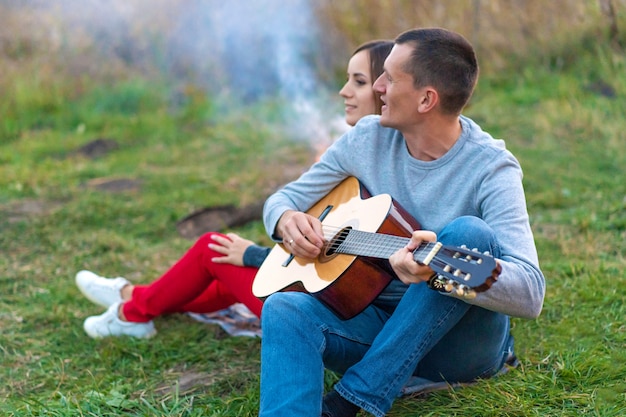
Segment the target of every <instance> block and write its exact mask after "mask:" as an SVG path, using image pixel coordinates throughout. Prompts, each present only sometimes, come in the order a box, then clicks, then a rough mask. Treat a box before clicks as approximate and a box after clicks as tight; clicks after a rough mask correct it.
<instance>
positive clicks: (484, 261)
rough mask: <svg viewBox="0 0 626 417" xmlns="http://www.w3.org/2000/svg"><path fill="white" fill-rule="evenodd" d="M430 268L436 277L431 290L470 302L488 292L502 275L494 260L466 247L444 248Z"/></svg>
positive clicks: (433, 260) (488, 255) (435, 257)
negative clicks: (443, 292) (481, 293)
mask: <svg viewBox="0 0 626 417" xmlns="http://www.w3.org/2000/svg"><path fill="white" fill-rule="evenodd" d="M429 266H430V267H431V269H432V270H433V271H435V273H436V274H437V275H436V276H435V277H434V279H431V281H430V282H429V285H431V287H433V288H434V289H437V290H439V291H445V292H455V293H456V294H457V295H459V296H464V297H467V298H471V297H473V296H475V293H478V292H483V291H487V290H488V289H489V288H490V287H491V285H492V284H493V283H494V282H496V280H497V279H498V276H499V275H500V271H501V267H500V265H499V264H498V263H497V262H496V260H495V258H494V257H493V256H491V255H490V254H488V253H481V252H479V251H477V250H475V249H474V250H470V249H468V248H467V247H466V246H461V247H457V246H445V245H442V246H441V248H440V249H439V251H438V252H437V254H436V255H435V256H434V258H433V259H432V260H431V261H430V263H429Z"/></svg>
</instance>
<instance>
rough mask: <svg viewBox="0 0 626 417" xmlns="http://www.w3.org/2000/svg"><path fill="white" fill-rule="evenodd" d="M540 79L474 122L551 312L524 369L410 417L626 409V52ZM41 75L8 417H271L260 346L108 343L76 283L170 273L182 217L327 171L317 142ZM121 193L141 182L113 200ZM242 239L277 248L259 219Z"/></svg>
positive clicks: (165, 324) (125, 91) (19, 236)
mask: <svg viewBox="0 0 626 417" xmlns="http://www.w3.org/2000/svg"><path fill="white" fill-rule="evenodd" d="M578 52H580V51H578ZM520 68H521V69H520V70H519V72H517V73H506V74H500V75H499V76H492V77H490V78H484V79H483V80H481V84H480V86H479V89H478V91H477V93H476V96H475V99H474V100H473V102H472V104H471V106H470V107H469V108H468V109H467V111H466V114H467V115H469V116H471V117H473V118H475V119H476V120H477V121H478V122H479V123H481V124H482V125H483V127H485V128H486V129H487V130H488V131H490V132H492V133H493V134H494V136H497V137H502V138H505V139H506V140H507V144H508V147H509V148H510V149H511V150H512V151H513V152H514V153H515V154H516V155H517V156H518V157H519V159H520V161H521V163H522V166H523V168H524V170H525V180H524V181H525V186H526V189H527V200H528V206H529V211H530V213H531V220H532V226H533V229H534V231H535V234H536V242H537V246H538V248H539V252H540V260H541V263H542V267H543V269H544V272H545V274H546V277H547V282H548V289H547V297H546V302H545V308H544V311H543V313H542V315H541V317H540V318H539V319H538V320H534V321H527V320H519V319H514V320H513V334H514V336H515V338H516V343H517V354H518V356H519V358H520V361H521V366H520V367H519V368H518V369H516V370H514V371H512V372H510V373H508V374H506V375H504V376H501V377H499V378H497V379H493V380H488V381H483V382H481V383H479V384H477V385H474V386H471V387H466V388H463V389H458V390H454V391H451V392H441V393H436V394H433V395H431V396H429V397H428V398H426V399H415V398H413V399H402V400H399V401H397V402H396V404H395V405H394V407H393V409H392V411H391V412H390V414H389V415H390V416H398V417H400V416H403V417H406V416H415V415H422V416H429V415H431V416H439V415H454V416H468V417H469V416H581V415H585V416H622V415H625V414H626V394H625V392H626V382H625V380H624V375H626V354H625V353H624V352H626V349H625V348H626V324H625V320H624V317H626V306H625V305H624V291H623V288H624V284H626V272H625V271H626V260H625V259H624V254H625V253H626V181H625V178H624V166H626V134H625V133H624V114H626V104H625V103H626V100H625V99H624V97H625V96H626V76H625V75H624V74H626V58H625V56H624V53H623V51H622V52H618V51H615V50H611V49H609V48H604V47H602V48H601V47H593V48H588V49H587V50H585V51H584V52H583V53H579V54H578V55H577V56H576V59H571V60H567V59H565V60H564V61H558V62H557V61H555V62H552V61H551V60H550V59H544V60H537V62H535V63H529V64H528V65H526V66H524V67H520ZM27 81H28V80H26V79H19V80H16V82H15V83H14V84H13V90H12V91H11V94H13V95H14V97H15V100H14V101H12V102H11V103H10V105H11V106H12V107H11V106H9V105H7V104H3V106H4V107H2V108H1V109H2V111H3V113H4V116H3V117H2V120H1V123H2V125H1V126H0V132H1V135H2V136H0V248H1V255H0V381H2V382H3V383H2V384H0V414H1V415H7V416H118V415H128V416H152V415H163V416H200V415H203V416H206V415H208V416H251V415H255V414H256V412H257V404H258V371H259V346H260V341H259V340H254V339H249V338H231V337H227V336H226V335H225V334H224V333H223V332H222V331H221V330H220V329H219V328H217V327H213V326H210V325H206V324H200V323H197V322H194V321H192V320H190V319H189V318H187V317H184V316H170V317H164V318H160V319H159V320H157V323H156V324H157V328H158V330H159V334H158V336H157V337H156V338H154V339H152V340H150V341H142V340H133V339H126V338H122V339H108V340H100V341H95V340H92V339H89V338H88V337H87V336H86V335H85V334H84V333H83V330H82V327H81V326H82V322H83V320H84V318H85V317H87V316H89V315H93V314H99V313H100V312H101V309H99V308H97V307H95V306H93V305H92V304H91V303H89V302H88V301H87V300H85V299H84V298H83V297H82V296H81V295H80V294H79V292H78V290H77V289H76V288H75V286H74V284H73V276H74V274H75V273H76V271H78V270H79V269H82V268H89V269H92V270H96V271H98V272H101V273H102V274H106V275H112V276H115V275H117V274H123V275H125V276H126V277H127V278H129V279H131V280H133V281H135V282H146V281H149V280H151V279H154V278H155V277H157V276H158V275H159V273H161V272H162V271H163V270H164V269H165V268H166V267H167V266H168V265H170V264H171V262H172V261H174V260H175V259H177V257H178V256H179V255H180V254H181V253H182V252H183V251H184V250H185V249H186V248H187V247H188V246H189V244H190V242H189V241H188V240H185V239H183V238H181V237H180V236H178V234H177V232H176V228H175V223H176V221H177V220H178V219H180V218H182V217H183V216H185V215H186V214H188V213H189V212H191V211H193V210H194V209H197V208H201V207H205V206H210V205H218V204H224V203H233V204H246V203H249V202H252V201H255V200H256V199H259V198H263V197H264V196H265V195H266V193H267V192H269V191H271V190H272V189H273V187H275V186H276V185H278V184H279V183H280V181H282V180H284V179H285V178H286V177H289V176H293V175H294V174H295V173H296V172H297V171H298V170H299V169H300V167H303V166H306V165H307V164H308V163H309V161H310V158H311V155H310V152H309V150H308V149H307V146H305V144H302V143H293V142H290V141H288V140H287V138H286V135H284V134H280V133H277V132H276V130H275V129H273V128H272V125H271V124H260V125H259V123H258V122H257V121H258V114H259V112H266V113H270V114H271V112H272V110H271V109H270V110H268V109H267V108H264V109H256V108H250V109H246V111H244V112H242V113H240V114H239V115H238V116H228V115H222V114H219V111H218V110H216V109H215V108H214V107H213V106H212V105H211V103H207V102H206V101H205V100H204V99H202V98H200V99H198V98H197V97H196V99H189V97H191V96H185V97H186V98H187V99H188V100H182V101H181V100H177V101H176V103H175V104H173V100H172V96H171V95H168V94H167V93H165V92H161V91H167V90H165V89H159V88H154V86H149V85H146V84H144V83H142V82H140V81H131V82H128V83H124V84H120V85H116V86H109V87H102V88H94V89H90V90H88V91H84V92H82V93H81V94H75V95H74V96H73V98H72V99H68V98H66V97H67V95H65V94H64V90H63V88H64V87H63V86H58V87H57V88H56V89H55V87H54V86H52V87H49V88H39V87H35V88H33V87H32V86H30V85H31V84H29V83H28V82H27ZM242 114H243V115H242ZM96 139H106V140H109V142H107V143H109V144H111V143H113V144H114V145H113V146H111V148H110V151H109V152H108V153H106V154H104V155H101V156H94V155H93V154H90V153H88V152H86V150H85V149H83V148H82V147H83V146H84V145H85V144H87V143H91V142H92V141H94V140H96ZM111 141H113V142H111ZM107 179H127V180H129V181H131V184H132V187H130V188H128V189H125V190H121V191H117V192H107V191H103V190H102V189H99V188H98V187H97V185H98V184H102V182H103V181H105V180H107ZM236 231H238V232H240V233H242V234H244V235H246V236H247V237H249V238H252V239H255V240H259V241H262V242H265V243H268V241H267V238H266V237H265V234H264V231H263V229H262V226H261V224H260V222H258V221H257V222H252V223H250V224H248V225H246V226H242V227H239V228H237V229H236ZM451 360H455V361H462V360H463V359H462V358H451ZM332 380H333V376H332V375H329V377H328V383H329V384H330V383H332Z"/></svg>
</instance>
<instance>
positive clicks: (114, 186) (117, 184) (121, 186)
mask: <svg viewBox="0 0 626 417" xmlns="http://www.w3.org/2000/svg"><path fill="white" fill-rule="evenodd" d="M141 184H142V183H141V181H140V180H134V179H130V178H94V179H92V180H89V181H87V184H86V186H87V187H89V188H93V189H96V190H98V191H105V192H110V193H120V192H125V191H139V190H140V189H141Z"/></svg>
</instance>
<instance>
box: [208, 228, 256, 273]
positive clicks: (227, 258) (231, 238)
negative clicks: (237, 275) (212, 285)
mask: <svg viewBox="0 0 626 417" xmlns="http://www.w3.org/2000/svg"><path fill="white" fill-rule="evenodd" d="M226 236H227V237H224V236H222V235H218V234H214V235H212V236H211V238H212V239H213V240H214V241H215V242H216V243H209V249H213V250H214V251H215V252H218V253H221V254H222V255H224V256H216V257H215V258H213V259H211V260H212V261H213V262H215V263H216V264H232V265H237V266H243V254H244V252H245V251H246V249H248V247H249V246H251V245H254V242H253V241H251V240H248V239H244V238H242V237H241V236H239V235H237V234H235V233H228V234H227V235H226Z"/></svg>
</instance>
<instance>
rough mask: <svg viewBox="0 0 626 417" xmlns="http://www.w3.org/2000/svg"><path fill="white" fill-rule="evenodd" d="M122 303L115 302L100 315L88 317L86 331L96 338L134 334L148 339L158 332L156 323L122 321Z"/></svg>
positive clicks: (85, 325)
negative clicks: (120, 308)
mask: <svg viewBox="0 0 626 417" xmlns="http://www.w3.org/2000/svg"><path fill="white" fill-rule="evenodd" d="M119 306H120V303H115V304H113V305H111V307H109V308H108V310H107V311H105V312H104V313H103V314H101V315H99V316H92V317H88V318H87V319H86V320H85V323H84V324H83V328H84V329H85V332H87V334H88V335H89V336H90V337H93V338H94V339H99V338H102V337H107V336H132V337H138V338H141V339H147V338H149V337H152V336H154V335H155V334H156V329H155V328H154V323H152V321H149V322H147V323H134V322H130V321H122V320H120V318H119V317H118V315H117V312H118V309H119Z"/></svg>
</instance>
